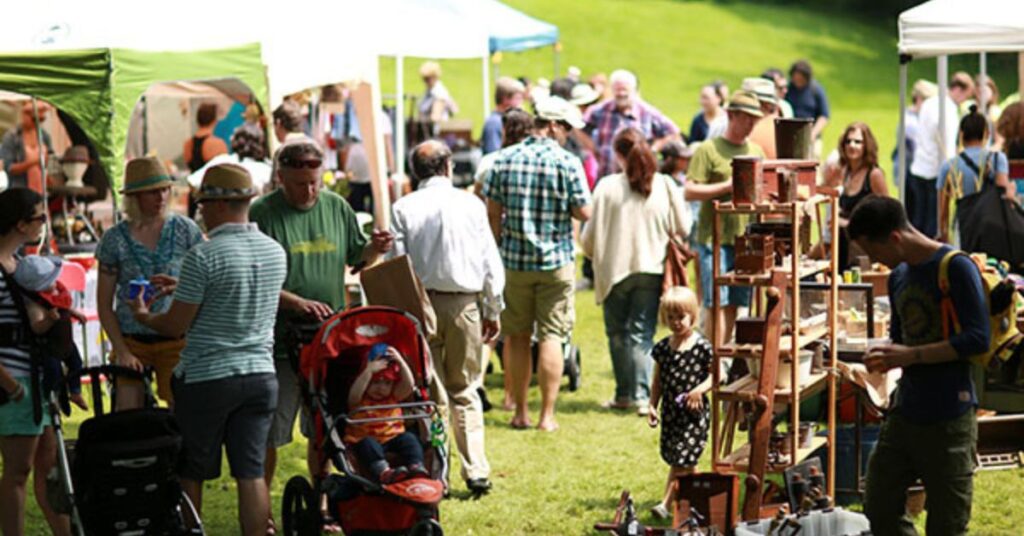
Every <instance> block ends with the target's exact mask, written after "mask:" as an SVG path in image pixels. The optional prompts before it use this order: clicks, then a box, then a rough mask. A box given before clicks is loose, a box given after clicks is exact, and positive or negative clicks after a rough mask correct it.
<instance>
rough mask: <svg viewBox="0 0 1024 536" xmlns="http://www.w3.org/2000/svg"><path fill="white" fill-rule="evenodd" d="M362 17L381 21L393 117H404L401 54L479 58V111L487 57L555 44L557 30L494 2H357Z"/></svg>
mask: <svg viewBox="0 0 1024 536" xmlns="http://www.w3.org/2000/svg"><path fill="white" fill-rule="evenodd" d="M356 9H358V10H359V11H360V18H361V20H368V21H369V20H373V21H378V22H379V23H380V24H382V25H385V26H386V29H382V30H381V32H379V33H378V35H380V36H385V37H386V38H384V39H380V40H378V41H377V42H376V43H375V45H376V46H375V49H376V50H377V51H378V52H379V53H380V55H382V56H394V57H395V87H396V91H397V92H398V95H399V98H398V99H397V100H396V109H395V115H396V116H397V117H398V119H399V121H402V120H404V116H405V110H404V106H405V105H404V99H403V98H401V95H404V93H405V92H404V89H405V77H404V70H405V62H404V60H405V57H407V56H413V57H423V58H436V59H475V58H480V61H481V80H482V83H483V84H482V85H483V94H482V97H483V104H484V105H483V113H484V117H486V116H487V114H488V111H489V110H490V108H491V94H490V77H491V74H490V57H491V54H492V53H494V52H497V51H499V50H510V51H519V50H526V49H528V48H533V47H538V46H545V45H549V44H554V43H555V42H557V40H558V28H557V27H556V26H554V25H552V24H549V23H546V22H543V21H539V20H537V19H534V18H532V17H530V16H528V15H526V14H524V13H522V12H520V11H518V10H516V9H513V8H511V7H509V6H507V5H505V4H503V3H501V2H499V1H498V0H376V1H375V2H365V3H361V4H360V5H359V7H358V8H356ZM395 145H396V147H397V150H396V151H395V152H396V155H398V157H397V158H396V159H395V163H396V166H397V168H398V170H397V171H398V172H399V173H401V172H402V171H403V170H404V166H405V161H404V160H405V159H404V154H405V130H404V129H403V128H401V125H400V126H399V128H396V129H395Z"/></svg>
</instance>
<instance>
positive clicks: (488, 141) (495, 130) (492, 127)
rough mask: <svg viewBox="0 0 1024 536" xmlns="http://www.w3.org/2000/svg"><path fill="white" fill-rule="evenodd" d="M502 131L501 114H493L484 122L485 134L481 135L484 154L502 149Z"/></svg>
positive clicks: (481, 147)
mask: <svg viewBox="0 0 1024 536" xmlns="http://www.w3.org/2000/svg"><path fill="white" fill-rule="evenodd" d="M501 129H502V120H501V114H500V113H498V112H491V115H488V116H487V119H485V120H484V129H483V133H482V134H481V135H480V150H481V151H483V153H484V154H490V153H493V152H494V151H497V150H498V149H501V135H502V130H501Z"/></svg>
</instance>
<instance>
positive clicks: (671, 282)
mask: <svg viewBox="0 0 1024 536" xmlns="http://www.w3.org/2000/svg"><path fill="white" fill-rule="evenodd" d="M669 188H671V186H670V185H669V183H668V181H665V195H667V196H668V206H669V215H668V218H669V238H668V245H667V246H665V272H664V275H663V276H662V280H661V293H662V294H664V293H665V291H667V290H668V289H670V288H672V287H688V286H690V277H689V275H688V274H687V273H686V263H688V262H690V259H692V258H693V257H694V253H693V251H691V250H690V248H689V247H688V246H687V245H686V242H685V241H683V239H682V238H681V235H682V230H681V229H676V228H675V203H673V202H672V191H671V190H669Z"/></svg>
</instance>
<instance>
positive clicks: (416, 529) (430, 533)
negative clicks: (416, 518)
mask: <svg viewBox="0 0 1024 536" xmlns="http://www.w3.org/2000/svg"><path fill="white" fill-rule="evenodd" d="M409 536H444V529H442V528H441V524H440V523H438V522H437V520H436V519H424V520H422V521H420V522H419V523H416V524H415V525H413V527H412V530H410V531H409Z"/></svg>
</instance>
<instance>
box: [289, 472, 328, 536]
mask: <svg viewBox="0 0 1024 536" xmlns="http://www.w3.org/2000/svg"><path fill="white" fill-rule="evenodd" d="M281 503H282V504H281V524H282V526H283V529H284V534H286V535H287V536H317V535H319V534H320V501H319V500H318V498H317V494H316V492H315V491H314V490H313V486H311V485H310V484H309V481H308V480H306V478H305V477H302V476H293V477H292V478H291V479H290V480H288V484H287V485H285V487H284V497H283V499H282V501H281Z"/></svg>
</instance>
